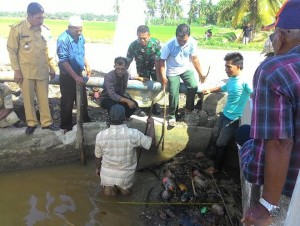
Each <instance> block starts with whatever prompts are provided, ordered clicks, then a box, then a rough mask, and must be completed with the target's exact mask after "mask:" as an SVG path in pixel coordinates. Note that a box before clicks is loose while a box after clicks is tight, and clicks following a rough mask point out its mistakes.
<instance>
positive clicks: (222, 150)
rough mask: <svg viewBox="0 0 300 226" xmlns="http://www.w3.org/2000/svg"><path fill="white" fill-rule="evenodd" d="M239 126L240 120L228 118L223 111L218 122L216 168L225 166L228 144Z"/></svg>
mask: <svg viewBox="0 0 300 226" xmlns="http://www.w3.org/2000/svg"><path fill="white" fill-rule="evenodd" d="M238 126H239V120H237V121H233V120H230V119H229V118H227V117H226V116H225V115H224V114H223V113H222V112H221V113H220V117H219V120H218V123H217V128H218V130H217V136H218V138H217V142H216V157H215V161H214V168H215V169H217V170H220V169H222V168H223V162H224V159H225V156H226V151H227V146H228V144H229V142H230V140H231V139H232V138H233V137H234V132H235V131H236V129H237V128H238Z"/></svg>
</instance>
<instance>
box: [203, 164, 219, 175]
mask: <svg viewBox="0 0 300 226" xmlns="http://www.w3.org/2000/svg"><path fill="white" fill-rule="evenodd" d="M204 171H205V172H206V173H208V174H209V175H211V174H214V173H216V172H218V171H219V170H217V169H215V168H214V167H213V166H211V167H209V168H207V169H206V170H204Z"/></svg>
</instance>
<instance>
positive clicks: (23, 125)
mask: <svg viewBox="0 0 300 226" xmlns="http://www.w3.org/2000/svg"><path fill="white" fill-rule="evenodd" d="M13 126H14V127H16V128H22V127H25V126H26V124H25V123H24V122H23V121H17V122H16V123H15V124H13Z"/></svg>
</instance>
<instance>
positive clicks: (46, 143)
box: [0, 117, 211, 172]
mask: <svg viewBox="0 0 300 226" xmlns="http://www.w3.org/2000/svg"><path fill="white" fill-rule="evenodd" d="M154 120H155V133H156V134H155V135H156V141H157V142H158V141H159V140H160V138H161V134H162V120H161V119H159V118H154ZM128 126H129V127H132V128H137V129H139V130H140V131H142V132H144V131H145V127H146V117H144V118H138V117H136V118H133V119H132V120H131V121H130V122H128ZM105 128H106V123H105V122H93V123H85V124H84V125H83V129H84V149H85V151H86V156H87V158H94V145H95V138H96V135H97V133H98V132H99V131H100V130H103V129H105ZM76 131H77V127H76V126H74V128H73V130H72V131H70V132H68V133H66V134H63V131H62V130H61V131H55V132H54V131H49V130H42V129H41V128H40V127H38V128H37V129H36V130H35V131H34V134H33V135H30V136H27V135H26V134H25V128H21V129H17V128H13V127H9V128H2V129H1V130H0V133H1V136H0V143H1V150H0V172H7V171H12V170H20V169H28V168H35V167H41V166H46V165H57V164H64V163H68V162H73V161H78V160H79V159H80V150H78V148H77V147H76ZM210 133H211V129H210V128H205V127H196V126H189V127H188V126H186V125H179V126H177V127H175V128H172V129H170V128H168V127H167V126H166V130H165V146H164V147H165V148H164V151H163V152H162V150H161V145H160V146H159V149H158V150H157V152H155V153H154V155H156V157H158V158H159V156H163V158H166V157H172V156H174V155H176V154H177V153H179V152H181V151H183V150H195V151H202V150H203V149H204V148H205V147H206V145H207V144H208V142H209V139H210ZM154 148H155V147H154Z"/></svg>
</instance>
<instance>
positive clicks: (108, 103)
mask: <svg viewBox="0 0 300 226" xmlns="http://www.w3.org/2000/svg"><path fill="white" fill-rule="evenodd" d="M125 98H127V97H125ZM129 99H130V100H132V101H133V102H134V103H135V105H136V106H138V103H137V102H136V101H135V100H133V99H131V98H129ZM115 104H120V105H122V106H123V107H124V108H125V117H126V118H130V116H131V115H133V113H134V112H135V111H136V110H137V108H129V107H128V105H127V104H125V103H118V102H116V101H113V100H112V99H110V98H105V99H103V100H102V101H101V107H103V108H104V109H107V111H108V112H109V110H110V108H111V107H112V106H114V105H115Z"/></svg>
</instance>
